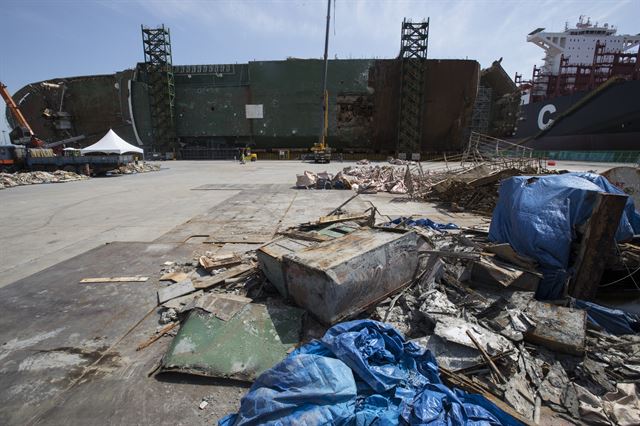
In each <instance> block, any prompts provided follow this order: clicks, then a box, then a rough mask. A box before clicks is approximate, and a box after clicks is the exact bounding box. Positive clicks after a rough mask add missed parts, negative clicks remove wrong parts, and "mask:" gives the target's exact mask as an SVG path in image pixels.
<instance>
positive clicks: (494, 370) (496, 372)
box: [467, 330, 507, 383]
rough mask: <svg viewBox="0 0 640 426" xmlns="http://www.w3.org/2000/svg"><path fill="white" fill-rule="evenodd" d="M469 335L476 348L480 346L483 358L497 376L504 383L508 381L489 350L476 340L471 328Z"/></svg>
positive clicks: (468, 331)
mask: <svg viewBox="0 0 640 426" xmlns="http://www.w3.org/2000/svg"><path fill="white" fill-rule="evenodd" d="M467 336H469V338H470V339H471V341H472V342H473V344H474V345H475V346H476V348H478V350H479V351H480V355H482V358H484V360H485V361H486V362H487V363H488V364H489V367H491V370H492V371H493V373H494V374H495V376H496V377H497V378H498V379H499V380H500V381H501V382H502V383H507V379H505V378H504V376H503V375H502V373H501V372H500V370H498V367H496V364H495V363H494V362H493V360H492V359H491V357H490V356H489V354H488V353H487V351H485V350H484V348H483V347H482V345H481V344H480V343H479V342H478V341H477V340H476V338H475V336H474V335H473V333H472V332H471V331H470V330H467Z"/></svg>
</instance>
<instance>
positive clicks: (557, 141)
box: [514, 16, 640, 160]
mask: <svg viewBox="0 0 640 426" xmlns="http://www.w3.org/2000/svg"><path fill="white" fill-rule="evenodd" d="M616 33H617V30H616V28H615V27H613V26H610V25H608V24H603V25H598V23H595V24H592V23H591V21H590V19H585V18H584V17H582V16H581V17H580V19H579V21H578V23H577V24H576V25H575V27H569V26H568V25H566V26H565V29H564V31H562V32H546V31H544V28H537V29H536V30H534V31H532V32H531V33H529V34H528V36H527V41H528V42H530V43H534V44H535V45H536V46H539V47H540V48H542V49H543V50H544V52H545V56H544V63H543V65H542V66H540V67H538V66H534V68H533V75H532V78H531V79H530V80H528V81H524V80H523V79H522V76H521V75H516V78H515V83H516V84H518V85H519V87H520V89H521V90H522V91H523V93H524V94H525V98H528V103H525V104H524V105H522V106H521V110H520V116H519V119H518V121H517V124H516V127H515V131H514V138H515V140H517V141H518V142H520V143H523V144H525V145H527V146H530V147H532V148H534V149H536V150H539V151H551V152H555V156H556V157H558V156H560V157H562V156H563V155H564V157H566V158H567V159H591V160H597V159H598V158H599V157H603V156H604V157H603V158H602V159H603V160H623V158H622V156H624V155H625V153H626V154H630V155H632V156H636V157H637V154H638V151H640V50H639V49H638V46H639V45H640V34H638V35H635V36H633V35H619V34H616ZM580 153H583V154H582V155H581V154H580ZM552 155H553V153H552ZM605 157H607V158H605Z"/></svg>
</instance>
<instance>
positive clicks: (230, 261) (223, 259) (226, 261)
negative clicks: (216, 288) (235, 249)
mask: <svg viewBox="0 0 640 426" xmlns="http://www.w3.org/2000/svg"><path fill="white" fill-rule="evenodd" d="M198 262H199V263H200V266H202V267H203V268H204V269H205V270H206V271H207V272H211V271H213V270H214V269H219V268H226V267H228V266H233V265H237V264H239V263H242V259H240V257H239V256H237V255H235V254H229V255H224V256H215V257H213V258H209V257H207V256H200V259H199V260H198Z"/></svg>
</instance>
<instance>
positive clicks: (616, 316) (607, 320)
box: [573, 299, 640, 334]
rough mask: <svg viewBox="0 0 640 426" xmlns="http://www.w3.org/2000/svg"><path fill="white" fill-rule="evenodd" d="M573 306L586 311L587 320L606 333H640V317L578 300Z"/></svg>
mask: <svg viewBox="0 0 640 426" xmlns="http://www.w3.org/2000/svg"><path fill="white" fill-rule="evenodd" d="M573 305H574V306H575V307H576V308H578V309H583V310H585V311H587V320H588V321H589V322H590V323H592V324H594V325H596V326H598V327H600V328H602V329H604V330H605V331H606V332H608V333H611V334H634V333H638V332H640V315H637V314H633V313H631V312H626V311H623V310H621V309H614V308H609V307H607V306H602V305H598V304H597V303H593V302H587V301H585V300H579V299H576V300H575V301H574V303H573Z"/></svg>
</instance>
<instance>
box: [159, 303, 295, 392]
mask: <svg viewBox="0 0 640 426" xmlns="http://www.w3.org/2000/svg"><path fill="white" fill-rule="evenodd" d="M303 314H304V310H302V309H298V308H294V307H290V306H286V305H283V304H279V303H278V304H275V303H270V304H265V305H263V304H257V303H250V304H248V305H245V306H244V307H243V308H242V309H241V310H240V312H238V313H237V314H236V315H235V316H234V317H232V318H231V319H229V320H228V321H223V320H221V319H219V318H216V316H215V315H213V314H210V313H208V312H204V311H201V310H199V309H194V310H192V311H191V313H190V315H189V318H187V320H186V321H185V322H184V323H183V324H182V326H181V328H180V331H179V332H178V334H177V336H176V337H175V338H174V339H173V342H171V346H170V347H169V350H168V351H167V353H166V354H165V356H164V358H163V360H162V366H163V370H164V371H179V372H184V373H192V374H198V375H203V376H210V377H225V378H234V379H239V380H249V381H252V380H254V379H255V378H256V377H258V376H259V375H260V374H261V373H262V372H264V371H265V370H268V369H269V368H271V367H273V366H274V365H275V364H276V363H278V362H280V361H282V359H284V357H285V356H286V355H287V352H288V351H289V350H290V349H291V348H293V347H295V346H296V345H297V344H298V343H299V342H300V333H301V330H302V316H303Z"/></svg>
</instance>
